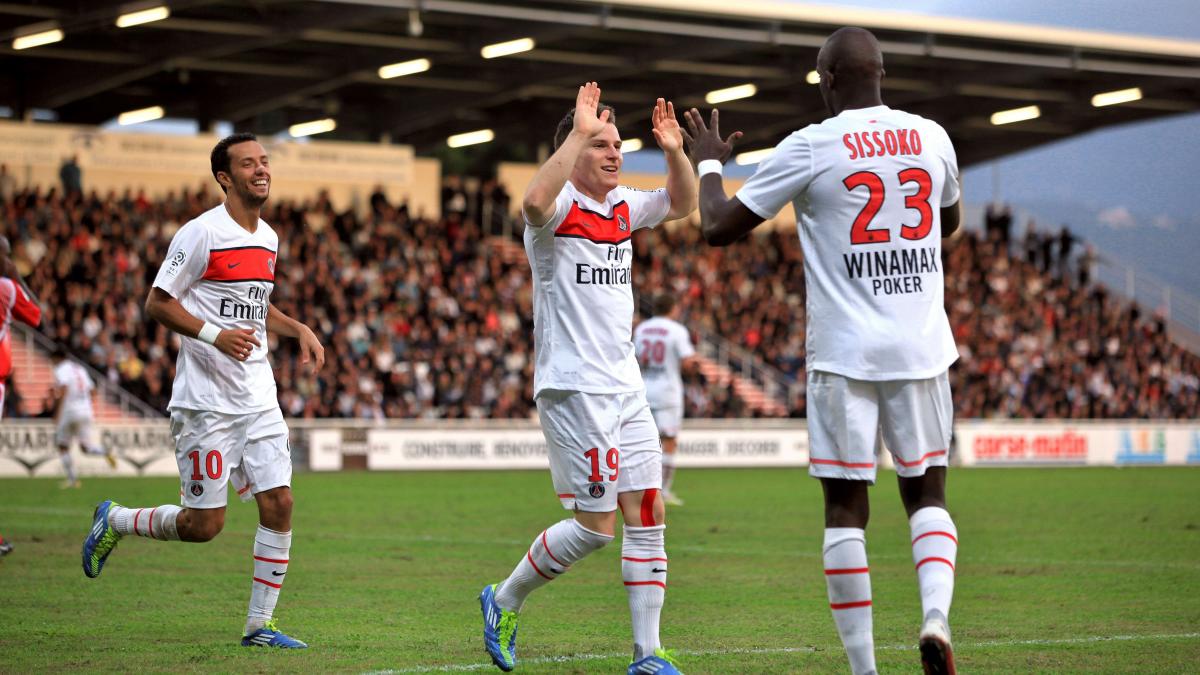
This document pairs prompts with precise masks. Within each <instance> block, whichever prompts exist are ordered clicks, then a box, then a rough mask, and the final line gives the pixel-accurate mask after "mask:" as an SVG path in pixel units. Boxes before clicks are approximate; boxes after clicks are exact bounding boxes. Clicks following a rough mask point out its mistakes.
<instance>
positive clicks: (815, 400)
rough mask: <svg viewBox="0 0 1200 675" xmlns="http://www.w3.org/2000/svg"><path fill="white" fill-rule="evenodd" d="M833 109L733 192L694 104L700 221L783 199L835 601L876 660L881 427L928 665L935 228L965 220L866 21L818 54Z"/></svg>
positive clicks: (743, 220)
mask: <svg viewBox="0 0 1200 675" xmlns="http://www.w3.org/2000/svg"><path fill="white" fill-rule="evenodd" d="M817 72H818V74H819V75H820V78H821V82H820V84H821V95H822V97H823V98H824V99H825V103H826V106H827V107H828V108H829V111H830V114H831V115H832V116H831V117H830V118H829V119H827V120H825V121H824V122H822V123H820V124H813V125H810V126H808V127H805V128H804V129H801V130H800V131H797V132H795V133H793V134H792V135H790V136H788V137H787V138H786V139H784V140H783V142H781V143H780V144H779V146H778V147H777V148H776V149H775V152H774V153H773V154H772V155H771V157H770V158H768V159H767V160H765V161H764V162H763V163H762V164H760V165H759V167H758V171H757V172H756V173H755V174H754V175H753V176H752V177H751V178H750V179H749V180H748V181H746V183H745V185H744V186H742V189H741V190H739V191H738V193H737V195H735V196H734V197H733V198H732V199H726V197H725V192H724V189H723V186H722V181H721V176H720V173H721V164H722V163H723V162H724V161H725V159H726V158H728V156H729V153H730V152H731V151H732V142H731V141H732V140H733V138H732V137H731V138H730V139H726V140H722V139H721V137H720V134H719V132H718V130H717V112H716V111H715V110H714V111H713V113H712V128H711V129H709V128H707V127H706V126H705V123H704V120H703V118H702V117H701V116H700V113H699V112H698V111H696V110H694V109H693V110H691V111H689V112H688V115H687V119H688V126H689V128H690V129H691V132H692V134H691V136H689V138H690V144H691V145H692V154H693V159H695V160H697V161H698V162H699V164H698V168H699V173H700V214H701V228H702V231H703V234H704V237H705V239H706V240H707V241H708V242H709V243H710V244H715V245H725V244H728V243H731V242H733V241H736V240H737V239H740V238H741V237H742V236H743V235H745V234H746V233H747V232H749V231H750V230H752V229H754V227H756V226H757V225H758V224H759V223H761V222H762V221H763V220H765V219H768V218H772V217H774V216H775V214H776V213H778V212H779V210H780V209H782V208H783V207H784V205H786V204H787V203H788V202H792V204H793V205H794V207H795V210H796V216H797V220H798V221H799V232H800V243H801V247H802V248H803V250H804V276H805V279H806V283H807V285H808V301H807V309H808V319H807V329H808V364H807V371H808V410H809V417H808V430H809V446H810V464H809V473H811V474H812V475H813V476H815V477H817V478H819V479H820V480H821V484H822V487H823V488H824V492H825V527H826V529H825V544H824V547H823V554H824V561H825V579H826V586H827V589H828V591H829V606H830V608H831V609H832V611H833V616H834V622H835V623H836V624H837V628H838V633H839V634H840V635H841V638H842V644H843V645H844V646H845V648H846V652H847V655H848V657H849V659H850V666H851V669H852V670H853V672H854V673H855V674H856V675H860V674H863V673H874V672H875V653H874V637H873V634H872V627H871V581H870V572H869V569H868V566H867V549H866V526H867V517H868V514H869V503H868V500H867V486H869V485H871V484H872V483H874V482H875V456H876V453H877V451H878V450H879V449H880V440H882V441H883V442H884V443H885V444H886V447H887V449H888V450H889V451H891V453H892V455H893V457H894V458H895V461H896V472H897V474H898V476H899V482H900V496H901V499H902V501H903V502H904V507H905V509H906V510H907V512H908V516H909V526H910V530H911V534H912V551H913V562H914V563H915V565H916V572H917V582H918V585H919V586H920V591H921V605H922V610H923V613H924V619H923V622H922V625H921V631H920V633H919V642H920V652H921V660H922V664H923V666H924V668H925V672H926V673H953V672H954V659H953V656H952V654H951V649H950V630H949V627H948V624H947V615H948V614H949V611H950V599H951V595H952V594H953V591H954V563H955V558H956V555H957V551H958V533H957V530H956V529H955V527H954V522H953V520H951V518H950V514H949V513H948V512H947V511H946V498H945V482H946V466H947V459H948V452H949V447H950V431H951V422H952V415H953V407H952V406H951V401H950V385H949V381H948V379H947V373H946V370H947V368H949V366H950V364H952V363H953V362H954V360H955V359H956V358H958V352H957V349H956V348H955V346H954V338H953V335H952V334H951V332H950V322H949V320H948V319H947V317H946V311H945V309H944V307H943V286H944V284H943V277H942V259H941V251H942V248H941V238H942V237H946V236H949V235H950V234H951V233H953V232H954V231H955V230H956V229H957V228H958V225H959V220H960V218H961V215H960V211H959V183H958V164H957V160H956V158H955V152H954V148H953V146H952V145H951V144H950V139H949V138H948V137H947V135H946V132H945V131H944V130H943V129H942V128H941V127H940V126H939V125H938V124H937V123H935V122H932V121H930V120H927V119H925V118H922V117H918V116H916V115H911V114H909V113H906V112H902V111H900V110H894V109H892V108H889V107H887V106H885V105H883V101H882V99H881V97H880V79H881V78H882V77H883V55H882V54H881V52H880V50H879V43H878V42H877V41H876V40H875V37H874V36H873V35H871V33H870V32H868V31H866V30H863V29H860V28H843V29H840V30H838V31H837V32H835V33H834V34H833V35H832V36H830V38H829V39H828V40H827V41H826V42H825V45H824V46H823V47H822V48H821V51H820V53H819V54H818V56H817Z"/></svg>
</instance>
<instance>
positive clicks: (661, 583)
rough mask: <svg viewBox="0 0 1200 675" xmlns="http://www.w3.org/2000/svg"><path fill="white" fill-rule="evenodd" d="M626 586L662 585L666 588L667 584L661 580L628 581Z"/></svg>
mask: <svg viewBox="0 0 1200 675" xmlns="http://www.w3.org/2000/svg"><path fill="white" fill-rule="evenodd" d="M625 585H626V586H661V587H663V588H666V587H667V585H666V584H664V583H663V582H661V581H626V582H625Z"/></svg>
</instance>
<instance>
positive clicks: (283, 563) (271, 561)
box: [254, 555, 288, 565]
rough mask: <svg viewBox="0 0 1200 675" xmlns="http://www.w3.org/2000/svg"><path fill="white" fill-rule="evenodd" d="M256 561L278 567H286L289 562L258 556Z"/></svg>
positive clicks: (255, 557)
mask: <svg viewBox="0 0 1200 675" xmlns="http://www.w3.org/2000/svg"><path fill="white" fill-rule="evenodd" d="M254 559H255V560H261V561H263V562H269V563H275V564H276V565H286V564H288V561H286V560H280V559H279V558H264V557H262V556H258V555H256V556H254Z"/></svg>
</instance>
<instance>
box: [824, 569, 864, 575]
mask: <svg viewBox="0 0 1200 675" xmlns="http://www.w3.org/2000/svg"><path fill="white" fill-rule="evenodd" d="M870 571H871V568H870V567H842V568H839V569H832V570H825V576H830V575H832V574H866V573H868V572H870Z"/></svg>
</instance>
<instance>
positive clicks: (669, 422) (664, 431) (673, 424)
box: [650, 405, 683, 438]
mask: <svg viewBox="0 0 1200 675" xmlns="http://www.w3.org/2000/svg"><path fill="white" fill-rule="evenodd" d="M650 414H652V415H654V426H656V427H658V435H659V436H663V437H665V438H675V437H676V436H678V435H679V427H680V426H681V423H682V422H683V408H681V407H680V406H677V405H672V406H665V407H662V408H655V407H651V408H650Z"/></svg>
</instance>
